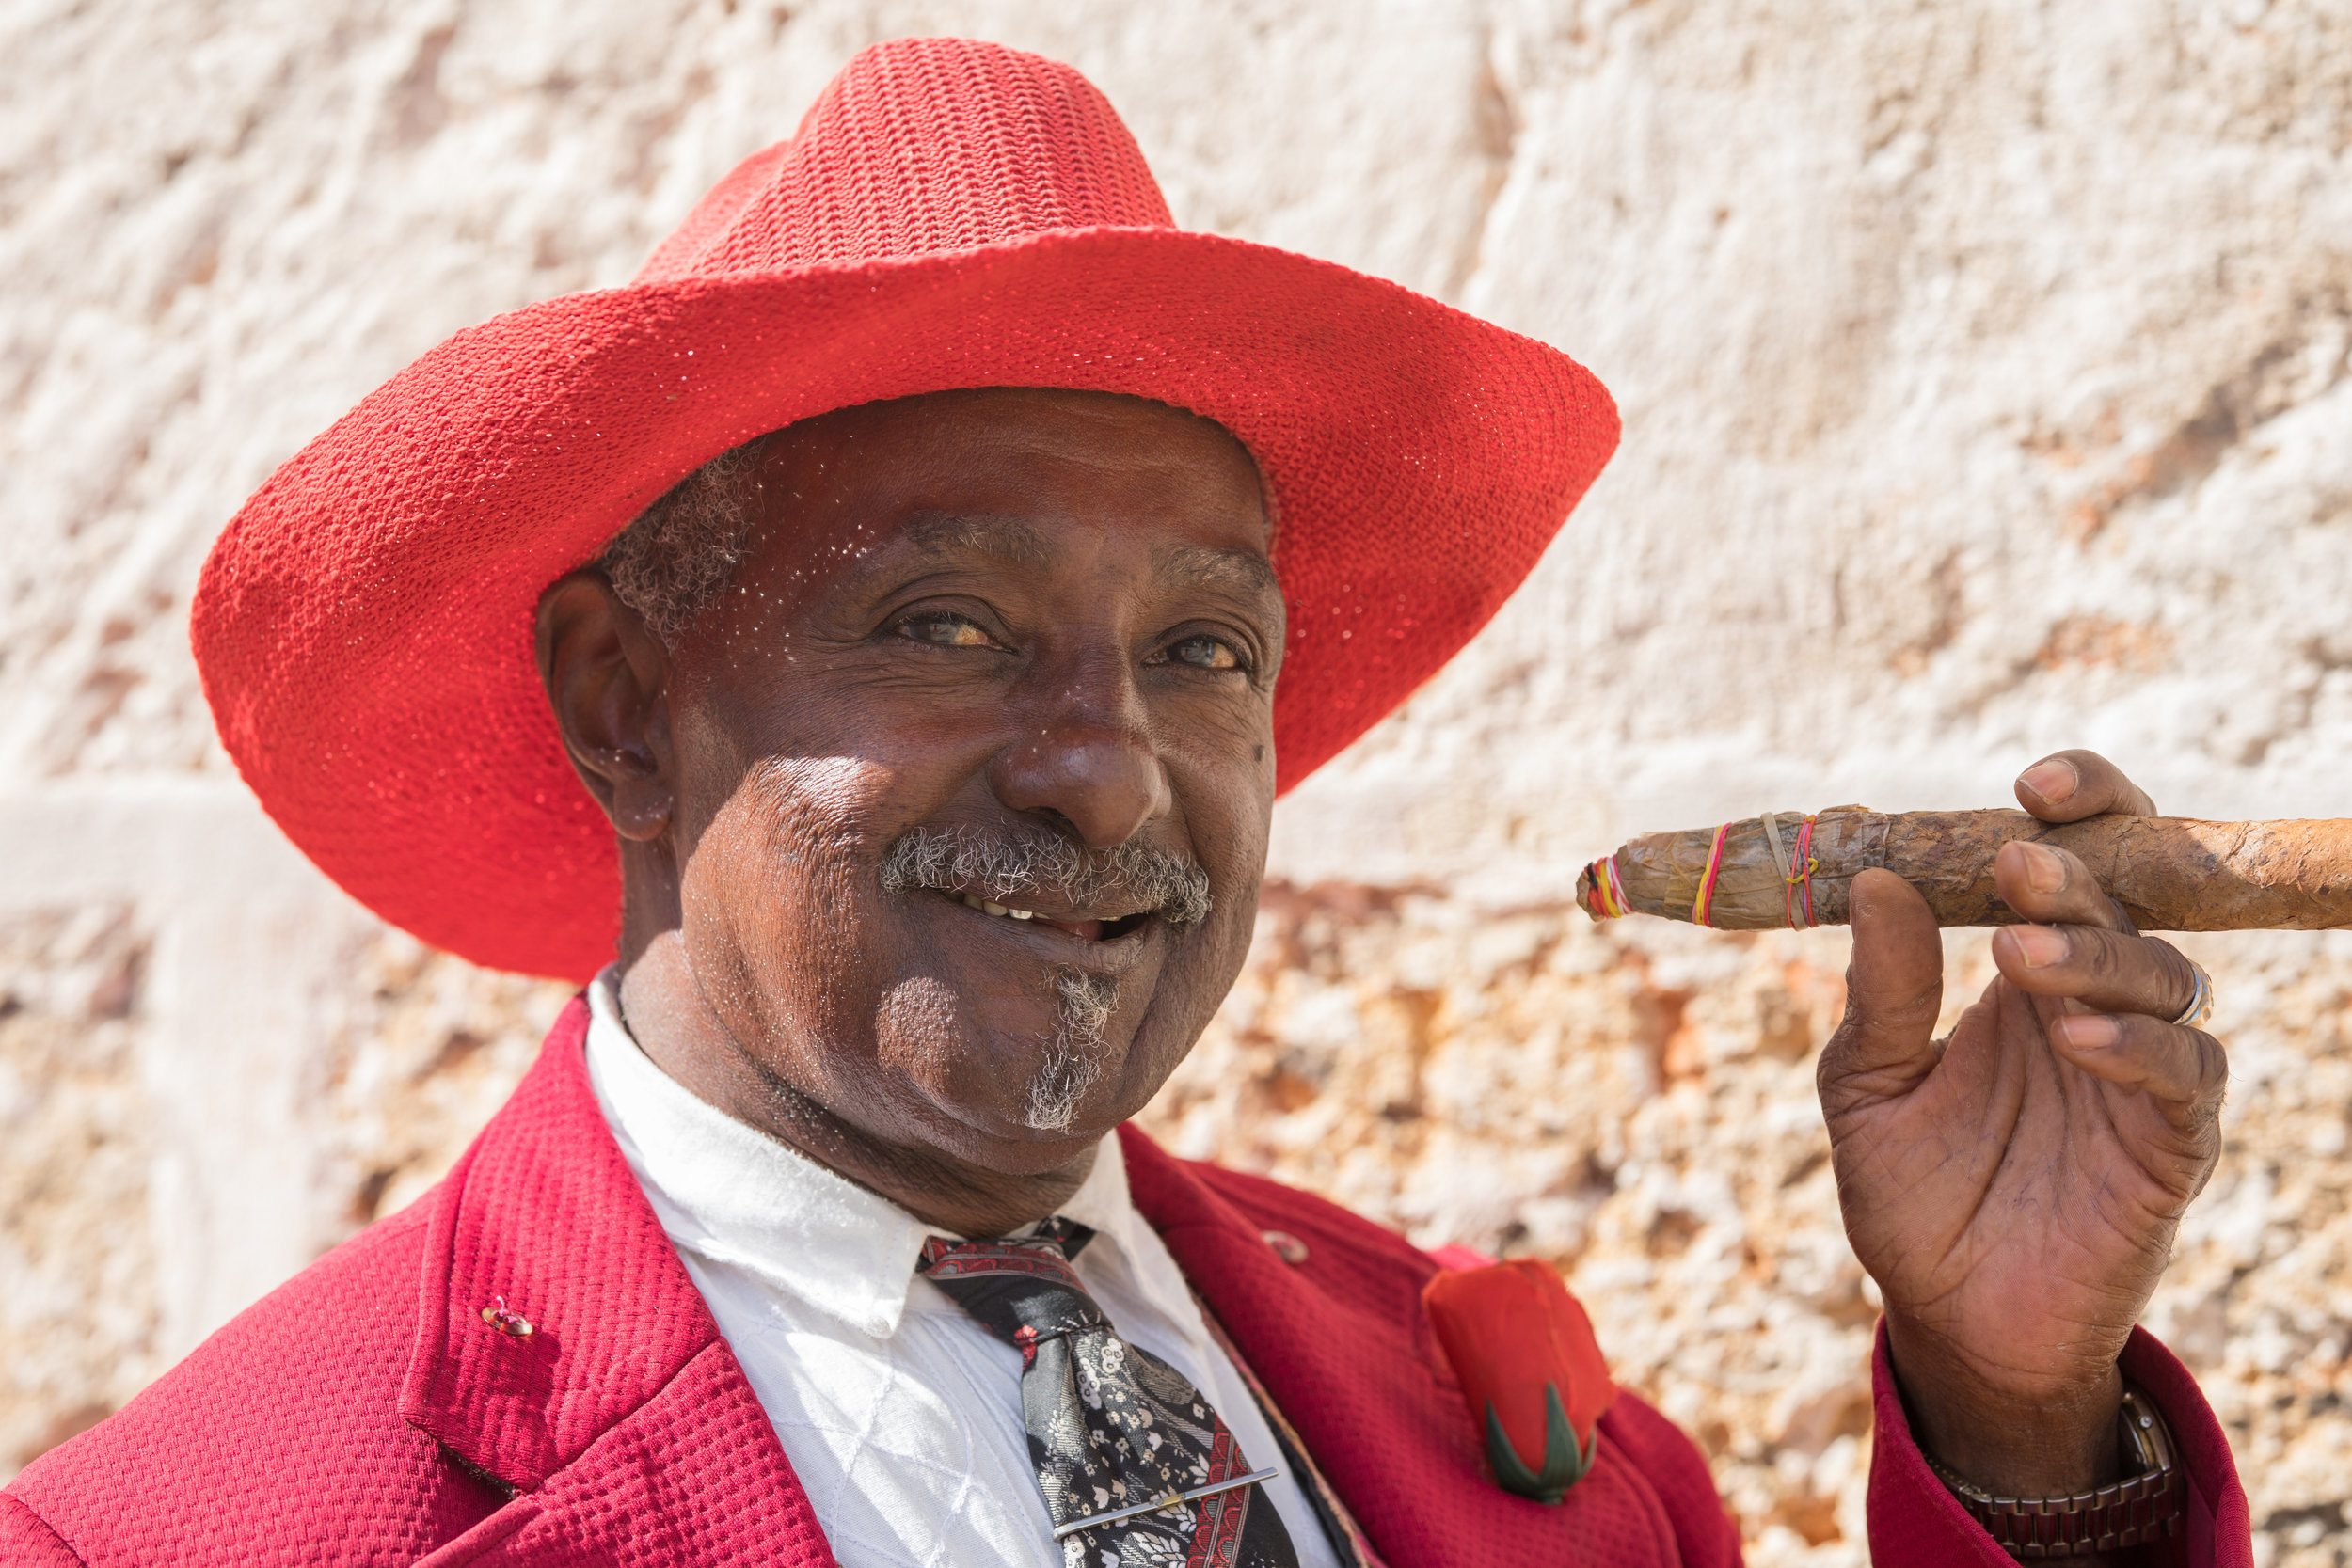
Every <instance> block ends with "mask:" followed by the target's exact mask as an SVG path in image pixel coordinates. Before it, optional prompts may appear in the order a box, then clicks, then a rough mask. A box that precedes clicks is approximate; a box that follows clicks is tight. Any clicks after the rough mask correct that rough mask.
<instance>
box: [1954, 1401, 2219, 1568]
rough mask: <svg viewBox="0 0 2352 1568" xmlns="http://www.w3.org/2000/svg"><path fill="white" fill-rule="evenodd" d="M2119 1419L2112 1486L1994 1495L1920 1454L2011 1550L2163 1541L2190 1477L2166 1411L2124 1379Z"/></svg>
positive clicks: (2055, 1552) (2063, 1550) (2093, 1548)
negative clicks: (2121, 1472)
mask: <svg viewBox="0 0 2352 1568" xmlns="http://www.w3.org/2000/svg"><path fill="white" fill-rule="evenodd" d="M2116 1422H2117V1425H2118V1427H2119V1428H2120V1442H2121V1445H2122V1454H2123V1464H2124V1466H2125V1468H2126V1470H2127V1471H2128V1472H2129V1474H2128V1475H2127V1476H2126V1477H2125V1479H2124V1480H2122V1481H2117V1482H2116V1483H2115V1484H2114V1485H2112V1486H2102V1487H2100V1488H2099V1489H2098V1490H2097V1491H2095V1492H2077V1493H2075V1494H2074V1496H2073V1497H1995V1496H1994V1495H1993V1494H1992V1493H1990V1492H1987V1491H1986V1490H1984V1488H1982V1487H1980V1486H1976V1485H1973V1484H1971V1483H1970V1482H1968V1481H1963V1480H1962V1479H1961V1478H1960V1477H1959V1476H1956V1475H1954V1474H1953V1473H1952V1472H1951V1469H1950V1467H1949V1466H1947V1465H1945V1464H1944V1463H1943V1462H1942V1461H1940V1460H1938V1459H1937V1458H1936V1457H1935V1456H1934V1455H1933V1454H1931V1453H1927V1452H1925V1450H1922V1457H1923V1458H1925V1459H1926V1460H1927V1462H1928V1468H1930V1469H1931V1470H1933V1471H1934V1472H1935V1479H1936V1480H1938V1481H1942V1482H1943V1483H1944V1484H1945V1486H1947V1488H1949V1489H1950V1491H1951V1494H1952V1496H1953V1497H1957V1498H1959V1499H1960V1506H1961V1507H1963V1508H1964V1509H1966V1510H1967V1511H1968V1516H1969V1517H1970V1518H1972V1519H1974V1520H1976V1522H1977V1523H1978V1524H1979V1525H1982V1526H1983V1527H1984V1528H1985V1532H1986V1533H1987V1534H1989V1535H1991V1536H1992V1537H1993V1539H1994V1541H1995V1542H1996V1543H1998V1544H1999V1545H2000V1546H2001V1549H2002V1550H2004V1551H2006V1552H2008V1553H2009V1555H2010V1556H2011V1557H2014V1558H2021V1559H2023V1558H2044V1557H2084V1556H2088V1555H2089V1554H2090V1553H2092V1552H2106V1551H2113V1550H2115V1549H2116V1548H2117V1547H2119V1546H2137V1545H2140V1544H2144V1543H2146V1542H2150V1541H2157V1540H2161V1539H2163V1538H2164V1537H2166V1536H2169V1535H2171V1534H2173V1533H2174V1532H2175V1531H2177V1530H2178V1529H2179V1528H2181V1500H2182V1498H2181V1494H2182V1492H2183V1491H2184V1489H2185V1487H2186V1485H2187V1479H2186V1477H2185V1475H2184V1474H2183V1473H2182V1470H2181V1464H2180V1458H2179V1455H2178V1453H2177V1452H2176V1450H2175V1449H2173V1447H2172V1430H2171V1428H2169V1427H2168V1426H2166V1425H2165V1424H2164V1414H2163V1412H2161V1411H2159V1410H2158V1409H2157V1408H2156V1407H2155V1404H2154V1402H2153V1401H2151V1400H2150V1399H2149V1398H2148V1396H2147V1395H2145V1394H2143V1393H2141V1392H2140V1391H2139V1390H2138V1389H2137V1388H2134V1387H2131V1386H2128V1385H2127V1386H2125V1387H2124V1389H2123V1408H2122V1410H2121V1411H2119V1412H2118V1413H2117V1415H2116Z"/></svg>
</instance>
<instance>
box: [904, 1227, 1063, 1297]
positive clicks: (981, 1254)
mask: <svg viewBox="0 0 2352 1568" xmlns="http://www.w3.org/2000/svg"><path fill="white" fill-rule="evenodd" d="M1093 1239H1094V1232H1093V1231H1091V1230H1089V1229H1088V1228H1087V1227H1085V1226H1083V1225H1080V1224H1078V1223H1077V1222H1076V1221H1074V1220H1066V1219H1063V1218H1061V1217H1060V1216H1059V1215H1056V1216H1055V1217H1054V1218H1052V1219H1050V1220H1047V1221H1046V1222H1045V1223H1044V1224H1043V1225H1041V1226H1040V1227H1038V1229H1037V1234H1035V1235H1033V1236H1001V1237H997V1238H995V1239H994V1240H992V1241H980V1242H955V1241H950V1240H948V1239H947V1238H946V1237H945V1236H931V1237H929V1238H926V1239H925V1241H924V1243H923V1256H922V1259H921V1260H920V1261H918V1262H917V1263H916V1264H915V1265H914V1268H915V1272H916V1273H917V1274H922V1275H929V1276H930V1278H932V1279H934V1280H948V1279H964V1278H969V1277H971V1276H972V1275H984V1274H998V1275H1033V1276H1035V1277H1037V1278H1041V1279H1049V1280H1053V1281H1055V1282H1056V1283H1057V1284H1062V1285H1067V1286H1069V1287H1070V1289H1072V1290H1073V1291H1085V1289H1086V1287H1085V1286H1083V1285H1081V1284H1079V1283H1078V1275H1077V1271H1076V1270H1074V1269H1073V1268H1072V1267H1071V1266H1070V1260H1071V1259H1073V1258H1074V1257H1076V1256H1077V1254H1078V1251H1079V1249H1080V1248H1081V1247H1083V1246H1085V1245H1086V1244H1087V1243H1089V1241H1092V1240H1093Z"/></svg>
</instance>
